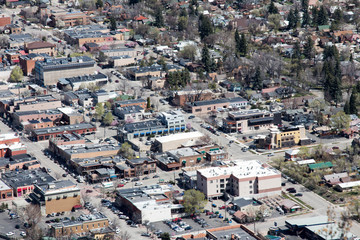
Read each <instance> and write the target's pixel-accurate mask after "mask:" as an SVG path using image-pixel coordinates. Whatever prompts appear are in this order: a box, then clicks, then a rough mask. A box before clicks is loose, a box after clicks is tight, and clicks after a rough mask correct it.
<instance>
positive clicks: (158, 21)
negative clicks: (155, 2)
mask: <svg viewBox="0 0 360 240" xmlns="http://www.w3.org/2000/svg"><path fill="white" fill-rule="evenodd" d="M154 15H155V23H154V25H155V26H156V27H163V26H164V16H163V12H162V9H161V7H160V6H158V7H157V8H155V12H154Z"/></svg>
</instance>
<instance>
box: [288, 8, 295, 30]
mask: <svg viewBox="0 0 360 240" xmlns="http://www.w3.org/2000/svg"><path fill="white" fill-rule="evenodd" d="M287 20H288V21H289V24H288V29H293V28H294V26H296V22H295V16H294V12H293V10H292V9H290V11H289V14H288V16H287Z"/></svg>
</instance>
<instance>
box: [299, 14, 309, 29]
mask: <svg viewBox="0 0 360 240" xmlns="http://www.w3.org/2000/svg"><path fill="white" fill-rule="evenodd" d="M309 24H310V16H309V11H308V10H306V11H304V12H303V17H302V22H301V27H306V26H308V25H309Z"/></svg>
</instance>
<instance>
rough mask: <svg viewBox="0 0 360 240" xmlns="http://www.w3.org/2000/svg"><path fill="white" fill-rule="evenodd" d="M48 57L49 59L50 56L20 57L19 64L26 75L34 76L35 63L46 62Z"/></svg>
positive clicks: (31, 55) (32, 55)
mask: <svg viewBox="0 0 360 240" xmlns="http://www.w3.org/2000/svg"><path fill="white" fill-rule="evenodd" d="M46 57H49V55H47V54H35V53H31V54H28V55H22V56H20V58H19V63H20V67H21V70H22V71H23V73H24V75H26V76H29V75H30V74H33V71H34V69H35V63H36V62H37V61H44V59H45V58H46Z"/></svg>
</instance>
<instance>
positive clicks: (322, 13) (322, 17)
mask: <svg viewBox="0 0 360 240" xmlns="http://www.w3.org/2000/svg"><path fill="white" fill-rule="evenodd" d="M326 24H328V14H327V11H326V9H325V7H324V6H323V5H322V6H321V7H320V9H319V12H318V16H317V25H326Z"/></svg>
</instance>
